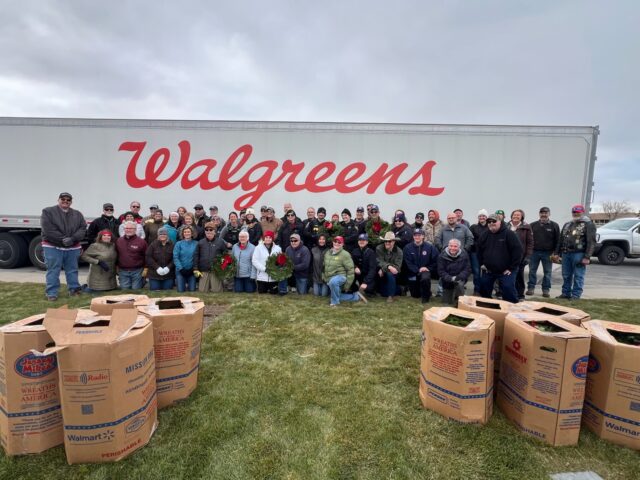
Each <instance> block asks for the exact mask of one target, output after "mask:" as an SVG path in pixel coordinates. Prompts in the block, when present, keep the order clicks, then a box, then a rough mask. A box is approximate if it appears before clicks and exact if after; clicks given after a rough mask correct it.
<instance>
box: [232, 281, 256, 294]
mask: <svg viewBox="0 0 640 480" xmlns="http://www.w3.org/2000/svg"><path fill="white" fill-rule="evenodd" d="M233 291H234V292H236V293H243V292H246V293H253V292H255V291H256V281H255V280H254V279H253V278H249V277H242V278H241V277H234V279H233Z"/></svg>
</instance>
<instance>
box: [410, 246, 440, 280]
mask: <svg viewBox="0 0 640 480" xmlns="http://www.w3.org/2000/svg"><path fill="white" fill-rule="evenodd" d="M402 256H403V259H404V263H405V265H406V267H407V276H408V277H409V278H411V277H415V276H416V275H417V274H418V272H419V271H420V269H421V268H422V267H427V268H428V269H429V271H430V272H434V273H435V272H436V268H438V265H437V264H438V250H437V249H436V247H434V246H433V245H431V244H430V243H429V242H422V245H419V246H418V245H416V243H415V242H411V243H410V244H409V245H407V246H406V247H404V249H403V251H402Z"/></svg>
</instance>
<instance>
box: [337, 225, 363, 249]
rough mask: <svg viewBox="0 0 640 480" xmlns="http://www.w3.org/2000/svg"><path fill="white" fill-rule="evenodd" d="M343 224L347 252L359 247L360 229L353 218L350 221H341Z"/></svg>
mask: <svg viewBox="0 0 640 480" xmlns="http://www.w3.org/2000/svg"><path fill="white" fill-rule="evenodd" d="M340 225H341V226H342V236H343V237H344V248H345V249H346V250H347V252H351V251H353V250H354V249H355V248H357V247H358V235H360V230H359V229H358V226H357V225H356V224H355V222H354V221H353V220H349V222H348V223H347V222H340Z"/></svg>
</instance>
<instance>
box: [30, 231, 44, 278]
mask: <svg viewBox="0 0 640 480" xmlns="http://www.w3.org/2000/svg"><path fill="white" fill-rule="evenodd" d="M29 260H31V263H32V264H33V266H34V267H36V268H39V269H40V270H46V269H47V265H46V264H45V263H44V251H43V249H42V236H40V235H36V236H35V237H33V238H32V239H31V243H29Z"/></svg>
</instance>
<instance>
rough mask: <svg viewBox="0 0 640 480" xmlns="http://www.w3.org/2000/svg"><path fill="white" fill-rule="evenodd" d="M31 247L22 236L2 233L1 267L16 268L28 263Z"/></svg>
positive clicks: (0, 241) (0, 244) (0, 239)
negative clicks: (29, 247)
mask: <svg viewBox="0 0 640 480" xmlns="http://www.w3.org/2000/svg"><path fill="white" fill-rule="evenodd" d="M28 260H29V249H28V247H27V242H25V241H24V239H23V238H22V236H20V235H16V234H13V233H0V268H16V267H21V266H23V265H25V264H26V263H28Z"/></svg>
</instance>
